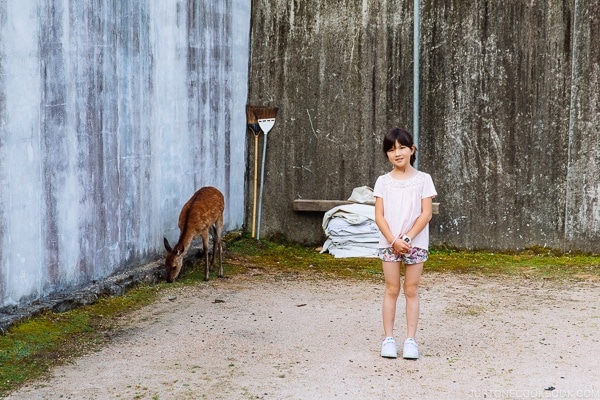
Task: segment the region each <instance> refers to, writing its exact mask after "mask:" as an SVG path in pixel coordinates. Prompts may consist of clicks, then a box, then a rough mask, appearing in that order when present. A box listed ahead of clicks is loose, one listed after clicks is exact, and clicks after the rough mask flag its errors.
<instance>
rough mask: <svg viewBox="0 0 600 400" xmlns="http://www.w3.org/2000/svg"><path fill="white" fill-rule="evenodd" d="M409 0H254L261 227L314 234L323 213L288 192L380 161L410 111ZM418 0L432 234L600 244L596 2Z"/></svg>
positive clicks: (371, 169)
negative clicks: (268, 117) (303, 208)
mask: <svg viewBox="0 0 600 400" xmlns="http://www.w3.org/2000/svg"><path fill="white" fill-rule="evenodd" d="M412 5H413V2H412V1H409V0H378V1H363V2H356V1H350V0H341V1H339V0H336V1H331V0H310V1H299V0H295V1H287V0H286V1H282V0H255V1H254V4H253V10H252V21H253V22H252V33H251V35H252V36H251V38H252V42H251V43H252V45H251V46H252V52H251V70H250V102H251V103H253V104H264V105H273V106H279V107H280V111H279V115H278V119H277V122H276V125H275V128H274V129H273V131H272V132H271V133H270V134H269V139H268V140H269V142H268V150H267V157H266V160H265V161H266V171H267V172H266V179H265V189H264V200H263V216H262V219H263V224H262V227H261V232H263V233H262V234H263V235H266V236H284V237H286V238H287V239H289V240H293V241H297V242H302V243H307V244H308V243H310V244H318V243H320V242H321V241H322V240H323V239H324V237H323V233H322V229H321V226H320V225H321V218H322V214H319V213H296V212H294V211H293V210H292V201H293V200H294V199H296V198H309V199H310V198H313V199H345V198H347V197H348V196H349V195H350V193H351V191H352V188H354V187H356V186H362V185H370V186H372V185H374V182H375V180H376V178H377V176H378V175H380V174H382V173H385V172H386V171H388V170H389V166H388V164H387V161H386V160H385V158H384V157H383V155H382V153H381V150H380V146H381V137H382V136H383V134H384V133H385V132H386V131H387V130H388V129H389V128H390V127H392V126H396V125H399V126H404V127H407V128H409V129H412V123H413V121H412V105H413V104H412V103H413V101H412V84H413V82H412V61H413V57H412V40H413V37H412V30H413V24H412V18H413V8H412ZM421 5H422V10H421V14H422V20H421V29H422V37H421V55H420V57H421V66H422V70H421V75H420V77H421V82H420V88H421V105H420V111H421V124H420V126H421V134H420V137H421V140H420V143H419V147H420V151H419V154H420V158H419V162H420V168H421V169H422V170H424V171H427V172H429V173H431V174H432V176H433V178H434V182H435V184H436V187H437V189H438V192H439V197H438V198H437V201H439V202H441V204H442V206H441V213H440V214H439V215H437V216H435V217H434V219H433V221H432V223H431V228H432V229H431V236H432V243H433V244H437V245H440V244H447V245H451V246H456V247H460V248H486V249H522V248H525V247H531V246H542V247H543V246H547V247H552V248H558V249H562V250H583V251H589V252H600V204H599V203H598V198H599V197H600V174H599V173H598V171H600V133H599V132H600V119H599V118H600V117H599V115H600V103H599V101H598V100H599V98H598V96H599V93H600V36H598V35H597V34H595V33H597V32H598V31H599V28H600V26H599V25H600V5H599V4H598V3H597V2H582V1H579V0H570V1H562V0H552V1H537V0H536V1H531V2H523V1H517V0H511V1H506V2H495V1H476V2H473V1H452V0H449V1H444V2H436V1H431V0H423V1H422V2H421ZM261 146H262V144H261ZM250 147H252V146H250ZM249 155H250V157H249V162H252V149H251V148H250V149H249ZM249 179H251V176H249ZM248 188H249V189H248V191H249V193H248V194H249V196H248V197H247V199H248V200H247V218H246V225H249V217H250V215H251V213H250V212H249V211H251V204H250V201H249V200H251V199H252V196H251V195H250V194H251V186H250V185H249V186H248Z"/></svg>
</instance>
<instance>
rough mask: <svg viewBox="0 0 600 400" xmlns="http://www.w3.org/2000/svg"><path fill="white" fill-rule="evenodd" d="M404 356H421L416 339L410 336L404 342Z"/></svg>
mask: <svg viewBox="0 0 600 400" xmlns="http://www.w3.org/2000/svg"><path fill="white" fill-rule="evenodd" d="M402 357H403V358H406V359H408V360H416V359H417V358H419V345H418V344H417V342H415V339H413V338H408V339H406V341H405V342H404V351H403V352H402Z"/></svg>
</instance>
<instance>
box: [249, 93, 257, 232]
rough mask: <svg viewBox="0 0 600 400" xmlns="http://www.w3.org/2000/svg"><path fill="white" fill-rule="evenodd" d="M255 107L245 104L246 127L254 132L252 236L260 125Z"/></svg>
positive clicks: (254, 225) (254, 228) (254, 219)
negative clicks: (255, 113)
mask: <svg viewBox="0 0 600 400" xmlns="http://www.w3.org/2000/svg"><path fill="white" fill-rule="evenodd" d="M255 109H256V107H254V106H251V105H248V104H247V105H246V121H247V122H246V123H247V124H248V129H250V131H251V132H252V133H253V134H254V201H253V203H252V237H255V236H256V192H257V183H258V135H259V134H260V125H258V121H257V120H256V115H254V110H255Z"/></svg>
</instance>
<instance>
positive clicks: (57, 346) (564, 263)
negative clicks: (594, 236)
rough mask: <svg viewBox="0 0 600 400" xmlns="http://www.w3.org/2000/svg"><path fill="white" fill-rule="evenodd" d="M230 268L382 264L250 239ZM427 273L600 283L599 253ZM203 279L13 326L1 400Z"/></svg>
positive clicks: (196, 266)
mask: <svg viewBox="0 0 600 400" xmlns="http://www.w3.org/2000/svg"><path fill="white" fill-rule="evenodd" d="M224 267H225V274H226V275H227V276H232V275H236V274H244V273H248V272H251V271H254V270H259V271H260V272H261V273H264V274H269V275H286V276H295V277H298V278H302V279H323V278H344V279H345V278H348V279H376V280H381V279H382V272H381V261H379V260H378V259H365V258H353V259H344V258H342V259H336V258H333V257H332V256H331V255H329V254H320V253H319V251H318V250H317V249H314V248H308V247H304V246H300V245H296V244H289V243H282V242H275V241H266V240H263V241H260V242H259V241H256V240H254V239H250V238H248V237H238V238H229V239H227V252H226V254H225V256H224ZM429 272H437V273H461V274H478V275H484V276H517V277H519V276H521V277H524V278H528V279H552V280H565V279H566V280H588V281H590V280H592V281H600V256H597V255H596V256H594V255H569V254H563V255H557V254H552V253H550V252H547V251H539V250H536V249H532V250H529V251H525V252H521V253H515V254H505V253H494V252H470V251H454V250H432V252H431V255H430V258H429V261H428V262H427V264H426V272H425V273H429ZM203 276H204V275H203V265H202V262H201V261H199V260H198V259H195V260H194V261H193V262H192V261H191V260H188V261H186V265H185V270H184V272H183V273H182V275H181V276H180V278H179V279H178V280H177V281H176V282H175V283H174V284H167V283H159V284H155V285H140V286H138V287H136V288H134V289H132V290H129V291H128V292H127V293H126V294H125V295H123V296H114V297H106V298H102V299H100V300H99V301H98V302H97V303H95V304H93V305H90V306H85V307H81V308H78V309H75V310H72V311H69V312H65V313H60V314H54V313H46V314H43V315H41V316H37V317H35V318H32V319H30V320H28V321H25V322H23V323H20V324H18V325H16V326H14V327H13V328H12V329H10V331H9V332H8V333H7V334H5V335H0V397H3V396H5V395H6V394H8V393H10V392H11V391H12V390H14V389H16V388H18V387H19V386H21V385H22V384H23V383H24V382H27V381H31V380H34V379H36V378H40V377H42V376H43V375H44V374H45V373H46V372H47V371H48V370H49V369H50V368H51V367H53V366H56V365H60V364H64V363H67V362H69V361H71V360H72V359H73V357H77V356H80V355H83V354H86V353H89V352H91V351H95V350H97V349H99V348H101V346H102V345H104V344H106V343H107V342H108V341H110V339H111V338H112V337H114V336H115V335H118V334H119V332H118V328H117V327H118V319H119V318H120V317H122V316H125V315H127V314H128V313H132V312H134V311H136V310H138V309H139V308H141V307H142V306H144V305H147V304H151V303H152V302H153V301H155V300H156V298H157V297H158V296H159V295H160V294H161V292H163V291H164V290H166V289H167V288H173V287H178V286H180V287H181V286H187V285H197V284H198V282H199V281H202V279H203ZM213 278H216V275H215V273H214V272H213V274H212V278H211V279H213ZM475 311H476V310H475ZM475 311H473V310H466V311H465V312H475Z"/></svg>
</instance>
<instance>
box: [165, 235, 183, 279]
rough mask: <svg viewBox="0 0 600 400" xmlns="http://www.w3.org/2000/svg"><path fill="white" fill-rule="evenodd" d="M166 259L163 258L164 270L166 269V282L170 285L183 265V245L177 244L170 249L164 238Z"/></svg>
mask: <svg viewBox="0 0 600 400" xmlns="http://www.w3.org/2000/svg"><path fill="white" fill-rule="evenodd" d="M164 242H165V249H167V257H166V258H165V268H166V269H167V282H169V283H171V282H173V281H174V280H175V278H177V276H179V273H180V272H181V266H182V265H183V245H182V244H180V243H178V244H177V245H175V248H174V249H172V248H171V245H169V241H168V240H167V238H164Z"/></svg>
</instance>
